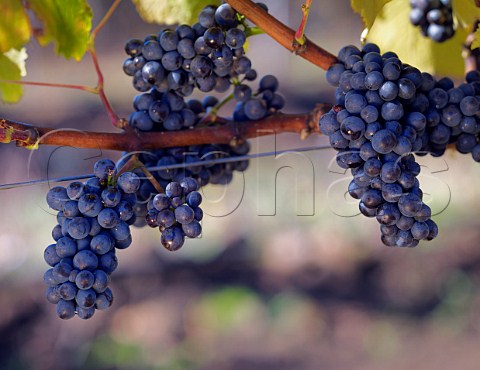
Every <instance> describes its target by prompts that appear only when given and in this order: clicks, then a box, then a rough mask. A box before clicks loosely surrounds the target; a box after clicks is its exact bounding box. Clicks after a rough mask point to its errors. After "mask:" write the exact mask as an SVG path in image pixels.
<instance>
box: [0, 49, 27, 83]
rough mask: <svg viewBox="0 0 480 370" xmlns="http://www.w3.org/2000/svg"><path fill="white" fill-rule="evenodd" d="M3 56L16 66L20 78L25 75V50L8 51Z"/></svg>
mask: <svg viewBox="0 0 480 370" xmlns="http://www.w3.org/2000/svg"><path fill="white" fill-rule="evenodd" d="M4 55H5V56H6V57H7V58H8V59H10V60H11V61H12V62H13V63H15V64H16V65H17V67H18V68H19V69H20V75H21V76H22V77H25V76H26V75H27V68H26V65H25V64H26V61H27V58H28V54H27V49H25V48H22V49H20V50H17V49H10V50H9V51H7V52H6V53H4Z"/></svg>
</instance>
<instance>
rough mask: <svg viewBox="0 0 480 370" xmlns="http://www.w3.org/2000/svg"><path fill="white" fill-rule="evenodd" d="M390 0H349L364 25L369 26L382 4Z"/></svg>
mask: <svg viewBox="0 0 480 370" xmlns="http://www.w3.org/2000/svg"><path fill="white" fill-rule="evenodd" d="M390 1H392V0H367V1H365V0H351V6H352V9H353V10H354V11H355V12H356V13H358V14H360V16H361V17H362V20H363V23H364V24H365V27H367V28H370V27H371V26H372V24H373V22H375V19H376V18H377V16H378V14H379V13H380V11H381V10H382V8H383V6H384V5H385V4H387V3H389V2H390ZM406 5H407V6H408V4H406Z"/></svg>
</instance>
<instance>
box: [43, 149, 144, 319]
mask: <svg viewBox="0 0 480 370" xmlns="http://www.w3.org/2000/svg"><path fill="white" fill-rule="evenodd" d="M94 174H95V177H92V178H90V179H89V180H87V181H86V182H85V183H82V182H79V181H75V182H72V183H70V184H69V185H68V186H67V187H66V188H65V187H62V186H56V187H54V188H52V189H50V190H49V191H48V193H47V204H48V206H49V207H50V208H52V209H54V210H55V211H58V214H57V221H58V224H57V225H56V226H55V227H54V229H53V231H52V236H53V239H54V240H55V244H50V245H49V246H48V247H47V248H46V249H45V252H44V259H45V261H46V262H47V264H48V265H49V266H50V267H51V268H50V269H49V270H47V271H46V272H45V275H44V281H45V283H46V284H47V285H48V288H47V291H46V297H47V300H48V301H49V302H50V303H53V304H56V305H57V308H56V311H57V315H58V316H59V317H60V318H61V319H70V318H72V317H73V316H75V314H77V315H78V317H80V318H82V319H89V318H91V317H92V316H93V314H94V313H95V309H99V310H105V309H107V308H109V307H110V306H111V304H112V301H113V294H112V291H111V290H110V288H109V287H108V283H109V280H110V274H111V273H112V272H113V271H114V270H115V269H116V268H117V265H118V262H117V257H116V254H115V250H116V249H125V248H128V247H129V246H130V244H131V242H132V238H131V235H130V227H129V225H130V224H132V223H133V222H134V221H135V214H134V205H135V203H136V202H137V197H136V195H135V193H136V192H137V191H138V188H139V186H140V179H139V177H138V176H137V175H136V174H134V173H132V172H124V173H122V174H120V176H118V179H117V180H116V181H115V179H114V177H115V175H116V171H115V164H114V163H113V162H112V161H111V160H108V159H102V160H100V161H98V162H97V163H95V166H94Z"/></svg>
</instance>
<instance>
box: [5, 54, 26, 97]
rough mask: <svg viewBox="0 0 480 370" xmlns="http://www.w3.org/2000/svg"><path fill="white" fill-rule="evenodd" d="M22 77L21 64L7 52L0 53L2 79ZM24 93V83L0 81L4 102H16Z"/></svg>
mask: <svg viewBox="0 0 480 370" xmlns="http://www.w3.org/2000/svg"><path fill="white" fill-rule="evenodd" d="M20 77H21V71H20V68H19V66H18V65H17V64H16V63H15V62H13V61H12V60H11V59H10V58H9V57H7V56H6V55H5V54H0V80H13V81H18V80H20ZM22 94H23V87H22V85H17V84H12V83H4V82H0V95H1V98H2V101H3V102H4V103H16V102H18V101H19V100H20V98H21V97H22Z"/></svg>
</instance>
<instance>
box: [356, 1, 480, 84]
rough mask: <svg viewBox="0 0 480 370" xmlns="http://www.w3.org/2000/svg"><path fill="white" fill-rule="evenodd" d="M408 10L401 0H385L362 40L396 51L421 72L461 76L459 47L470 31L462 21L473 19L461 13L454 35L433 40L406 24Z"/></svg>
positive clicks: (462, 66) (461, 59) (461, 60)
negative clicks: (439, 40)
mask: <svg viewBox="0 0 480 370" xmlns="http://www.w3.org/2000/svg"><path fill="white" fill-rule="evenodd" d="M470 1H471V0H455V3H454V6H455V4H456V5H457V8H459V7H461V6H462V4H464V3H469V2H470ZM365 3H366V2H365ZM471 11H472V12H473V11H474V10H471ZM475 11H476V10H475ZM454 12H456V10H455V8H454ZM409 13H410V6H409V5H408V2H406V1H405V0H391V1H389V2H388V3H386V4H385V5H384V6H383V7H382V9H381V10H380V11H379V13H378V14H377V17H376V18H375V21H374V22H373V24H372V25H371V27H369V29H368V32H367V34H366V41H368V42H373V43H376V44H378V45H379V46H380V48H381V49H382V51H389V50H391V51H394V52H396V53H397V54H398V56H399V57H400V59H401V60H402V61H404V62H405V63H408V64H410V65H413V66H415V67H417V68H419V69H420V70H421V71H424V72H430V73H433V74H436V75H448V76H452V77H461V76H463V74H464V61H463V58H462V55H461V53H462V46H463V44H464V42H465V39H466V37H467V35H468V33H469V32H470V29H469V27H464V26H463V25H465V26H468V24H466V23H464V22H470V21H471V20H472V19H473V18H471V17H470V18H469V17H467V16H466V15H464V14H463V13H461V14H460V16H461V17H462V18H461V19H462V21H461V22H459V23H457V29H456V32H455V36H454V37H453V38H451V39H450V40H448V41H445V42H443V43H436V42H434V41H432V40H430V39H429V38H427V37H425V36H423V35H422V34H421V32H420V30H419V29H418V28H417V27H415V26H413V25H412V24H411V23H410V19H409ZM455 15H456V13H455Z"/></svg>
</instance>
